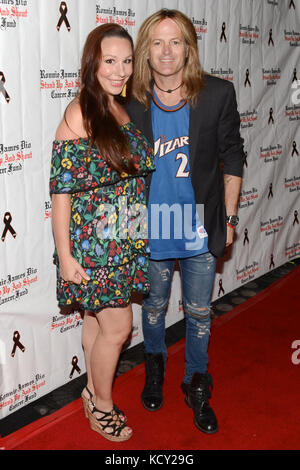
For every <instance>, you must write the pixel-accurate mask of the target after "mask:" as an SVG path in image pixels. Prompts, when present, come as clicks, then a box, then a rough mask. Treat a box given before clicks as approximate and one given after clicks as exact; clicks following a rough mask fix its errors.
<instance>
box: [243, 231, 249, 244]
mask: <svg viewBox="0 0 300 470" xmlns="http://www.w3.org/2000/svg"><path fill="white" fill-rule="evenodd" d="M246 243H248V244H249V238H248V229H247V228H245V230H244V241H243V245H246Z"/></svg>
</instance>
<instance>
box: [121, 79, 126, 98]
mask: <svg viewBox="0 0 300 470" xmlns="http://www.w3.org/2000/svg"><path fill="white" fill-rule="evenodd" d="M126 88H127V84H126V83H125V85H124V86H123V90H122V92H121V96H123V98H126Z"/></svg>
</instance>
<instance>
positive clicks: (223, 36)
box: [220, 22, 227, 42]
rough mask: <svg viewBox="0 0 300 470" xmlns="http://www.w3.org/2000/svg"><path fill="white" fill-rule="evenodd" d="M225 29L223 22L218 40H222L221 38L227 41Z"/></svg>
mask: <svg viewBox="0 0 300 470" xmlns="http://www.w3.org/2000/svg"><path fill="white" fill-rule="evenodd" d="M225 29H226V24H225V22H223V23H222V33H221V36H220V41H221V42H222V41H223V39H224V41H225V42H227V38H226V34H225Z"/></svg>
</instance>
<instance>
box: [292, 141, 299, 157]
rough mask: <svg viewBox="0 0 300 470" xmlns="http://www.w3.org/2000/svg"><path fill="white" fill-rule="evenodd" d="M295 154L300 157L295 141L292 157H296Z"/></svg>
mask: <svg viewBox="0 0 300 470" xmlns="http://www.w3.org/2000/svg"><path fill="white" fill-rule="evenodd" d="M294 154H296V155H297V157H298V155H299V152H298V150H297V144H296V141H295V140H293V151H292V157H293V156H294Z"/></svg>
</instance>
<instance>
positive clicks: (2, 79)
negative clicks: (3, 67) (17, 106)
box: [0, 72, 10, 103]
mask: <svg viewBox="0 0 300 470" xmlns="http://www.w3.org/2000/svg"><path fill="white" fill-rule="evenodd" d="M5 82H6V80H5V77H4V73H3V72H0V93H2V94H3V96H4V98H5V101H6V102H7V103H9V102H10V97H9V94H8V93H7V91H6V89H5V88H4V83H5Z"/></svg>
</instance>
